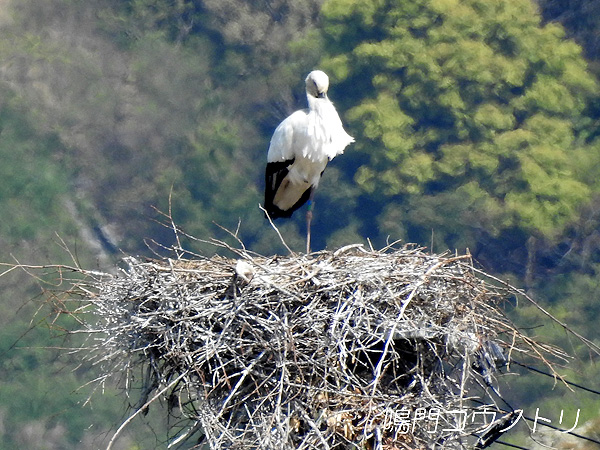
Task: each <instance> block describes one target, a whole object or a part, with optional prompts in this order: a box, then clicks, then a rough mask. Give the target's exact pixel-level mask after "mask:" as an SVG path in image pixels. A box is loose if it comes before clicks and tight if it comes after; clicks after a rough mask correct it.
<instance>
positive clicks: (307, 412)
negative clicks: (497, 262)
mask: <svg viewBox="0 0 600 450" xmlns="http://www.w3.org/2000/svg"><path fill="white" fill-rule="evenodd" d="M236 253H237V255H236V258H232V259H229V258H224V257H219V256H215V257H213V258H210V259H207V258H200V259H198V258H196V259H184V258H183V257H181V256H179V257H178V258H177V259H163V260H146V261H140V260H137V259H134V258H127V259H125V260H124V263H125V264H126V267H125V268H123V269H121V270H120V272H119V273H118V274H114V275H111V274H100V273H98V272H88V273H86V272H85V271H83V270H82V271H81V272H82V273H83V274H84V275H87V277H86V278H85V279H84V280H83V281H80V282H77V284H76V285H75V287H74V289H73V290H72V291H71V292H70V293H69V295H70V296H71V297H72V298H73V299H74V300H75V301H77V302H78V303H77V305H78V307H80V306H81V303H80V302H82V301H83V302H87V303H88V304H89V306H90V308H92V310H93V315H94V316H95V318H96V319H97V320H96V321H94V322H89V323H85V324H84V328H83V330H81V332H83V333H87V334H88V335H89V339H88V342H87V347H86V348H85V349H83V350H84V351H85V352H86V355H87V357H88V358H90V359H91V360H92V361H93V362H94V363H95V364H97V365H98V366H100V367H101V369H102V371H103V373H104V378H108V377H111V376H114V375H118V374H124V376H125V377H126V379H127V384H126V386H128V388H129V392H128V394H129V395H135V394H137V402H136V405H137V406H136V407H135V410H134V414H136V415H137V414H140V413H143V412H144V411H146V409H147V408H148V407H152V405H151V404H152V403H153V400H155V399H158V398H162V399H164V400H165V401H166V404H167V405H168V407H169V411H170V413H171V414H172V415H173V416H174V417H177V418H179V419H181V420H185V421H186V422H185V425H182V426H181V428H180V431H179V434H178V436H176V437H174V438H173V439H172V441H171V446H172V447H175V446H177V445H179V444H180V443H182V442H186V441H187V442H188V445H189V439H190V438H192V437H193V438H194V439H198V436H200V438H199V443H202V444H204V445H208V446H209V447H210V448H211V449H214V450H220V449H333V448H340V449H342V448H343V449H349V448H366V449H390V450H391V449H404V448H406V449H409V448H410V449H414V448H432V447H434V446H436V445H437V446H443V447H444V448H464V447H466V446H469V445H472V444H473V443H474V440H475V439H474V438H472V437H471V436H472V435H474V434H477V433H480V432H481V431H482V430H483V429H485V428H487V427H488V426H489V423H487V422H484V421H483V420H474V419H475V418H476V417H481V418H484V415H485V412H486V411H501V410H503V409H506V406H505V405H504V404H502V401H501V399H500V397H499V395H498V388H497V384H496V380H495V374H496V373H497V372H498V371H499V370H501V369H502V368H503V367H505V366H506V365H507V364H508V363H510V358H511V357H513V356H514V355H519V356H518V359H519V360H521V361H527V360H528V359H529V360H531V359H535V360H537V361H540V362H543V363H544V364H546V365H547V366H548V367H549V368H550V370H552V371H553V370H554V369H553V361H557V360H565V359H566V358H567V355H566V354H565V353H564V352H562V351H561V350H560V349H557V348H555V347H552V346H549V345H545V344H540V343H537V342H536V341H535V340H534V339H532V338H530V337H527V336H525V335H524V334H523V333H522V332H521V331H520V330H519V329H518V328H516V327H515V326H514V325H513V324H512V323H511V322H510V320H508V318H507V317H506V316H505V314H504V313H503V312H502V309H501V303H502V302H504V301H505V300H506V297H507V295H509V294H514V290H511V288H509V287H495V286H494V285H492V284H490V283H488V282H485V281H483V280H482V279H481V277H478V276H476V273H475V270H474V269H473V266H472V261H471V259H470V257H469V255H465V256H447V255H431V254H427V253H425V252H424V251H422V250H421V249H418V248H414V247H410V246H406V247H404V248H400V249H391V248H389V249H386V250H385V251H372V250H370V251H366V250H364V249H362V248H360V247H357V246H350V247H348V248H345V249H340V250H338V251H336V252H328V251H324V252H319V253H313V254H310V255H292V256H289V257H272V258H267V257H262V256H257V255H251V254H249V253H248V252H246V251H245V250H239V251H236ZM178 254H179V255H180V254H181V253H178ZM76 294H78V295H79V296H80V297H82V298H77V295H76ZM553 373H556V372H553ZM140 374H141V376H140ZM140 378H141V380H140ZM136 382H137V383H138V384H137V386H138V388H139V391H134V390H132V388H131V386H133V385H134V384H135V383H136ZM140 385H141V386H140ZM157 394H160V395H157Z"/></svg>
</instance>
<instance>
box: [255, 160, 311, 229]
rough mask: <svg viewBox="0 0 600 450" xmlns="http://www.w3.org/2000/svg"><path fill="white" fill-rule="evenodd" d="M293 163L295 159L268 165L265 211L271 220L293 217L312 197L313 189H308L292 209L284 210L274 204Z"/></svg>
mask: <svg viewBox="0 0 600 450" xmlns="http://www.w3.org/2000/svg"><path fill="white" fill-rule="evenodd" d="M293 163H294V160H293V159H290V160H288V161H278V162H270V163H267V169H266V171H265V210H266V211H267V214H268V215H269V217H270V218H271V219H277V218H279V217H291V216H292V214H293V213H294V211H296V210H297V209H298V208H300V207H301V206H302V205H304V204H305V203H306V201H307V200H308V199H309V197H310V193H311V191H312V187H310V188H309V189H307V190H306V191H305V192H304V193H303V194H302V196H301V197H300V199H299V200H298V201H297V202H296V203H295V204H294V205H293V206H292V207H291V208H290V209H287V210H282V209H280V208H278V207H277V206H276V205H275V204H274V203H273V201H274V199H275V194H277V190H278V189H279V188H281V187H282V186H281V183H282V181H283V180H284V179H285V177H286V176H287V174H288V167H289V166H291V165H292V164H293Z"/></svg>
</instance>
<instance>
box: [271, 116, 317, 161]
mask: <svg viewBox="0 0 600 450" xmlns="http://www.w3.org/2000/svg"><path fill="white" fill-rule="evenodd" d="M307 117H308V110H307V109H302V110H300V111H296V112H295V113H293V114H292V115H290V116H288V117H287V118H286V119H285V120H284V121H283V122H281V123H280V124H279V126H278V127H277V128H276V129H275V131H274V132H273V137H272V138H271V144H270V145H269V153H268V154H267V162H278V161H289V160H293V159H294V158H296V156H299V155H298V154H297V153H296V152H298V151H301V149H302V148H303V147H305V146H306V129H307V123H308V120H307Z"/></svg>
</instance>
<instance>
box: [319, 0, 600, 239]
mask: <svg viewBox="0 0 600 450" xmlns="http://www.w3.org/2000/svg"><path fill="white" fill-rule="evenodd" d="M322 28H323V33H324V38H325V43H326V49H327V50H328V51H329V52H330V56H329V57H328V58H326V59H325V60H324V62H323V66H324V67H325V68H326V70H329V71H330V72H332V73H333V74H335V78H336V82H337V83H339V87H338V88H337V89H338V91H340V92H344V102H343V103H344V107H345V108H347V114H346V117H347V119H348V121H349V124H350V128H351V129H352V130H353V131H354V133H355V134H357V135H358V136H360V139H358V140H357V144H356V152H357V153H359V156H357V157H356V160H358V161H360V162H359V163H358V164H357V167H356V174H355V176H354V181H355V182H356V183H357V184H358V185H359V186H360V188H361V195H363V196H368V197H369V200H370V201H372V202H374V203H375V204H376V209H375V211H376V212H377V215H378V216H377V225H379V226H380V227H381V228H382V230H381V231H382V232H386V231H387V232H389V233H393V232H398V231H399V227H398V225H395V223H397V222H402V223H403V224H404V225H403V226H405V227H406V226H408V227H410V228H411V230H412V233H410V232H409V233H408V236H407V237H412V238H418V239H419V240H420V241H423V240H426V238H425V236H427V235H429V234H430V233H431V230H433V231H434V233H436V234H437V236H438V239H439V240H440V241H439V242H440V243H441V244H445V245H448V246H450V247H454V246H460V245H470V246H474V245H476V244H477V239H481V238H482V235H488V236H490V237H493V238H498V237H500V236H503V237H506V236H507V235H508V234H512V235H515V233H517V234H518V235H521V236H525V235H529V234H534V235H537V236H543V237H549V238H551V237H554V236H556V235H558V234H559V233H561V231H563V230H564V228H565V226H566V225H567V224H568V223H569V222H570V221H572V220H574V219H575V217H576V216H577V214H578V207H579V206H580V205H582V204H584V203H585V202H586V201H587V200H588V199H589V195H590V186H588V185H587V184H586V183H585V181H584V180H582V179H581V178H580V176H579V172H580V169H581V163H582V161H585V158H581V156H582V154H584V153H586V152H594V151H597V150H595V149H593V148H590V147H586V146H585V144H584V143H583V142H582V139H581V136H582V131H581V130H582V128H584V127H585V126H586V125H587V123H586V117H585V114H584V112H585V108H586V106H587V105H588V104H589V103H590V101H591V100H592V99H594V98H595V96H597V93H598V89H597V83H596V81H595V79H594V78H593V77H592V76H591V75H590V74H589V73H588V72H587V70H586V62H585V60H584V59H583V57H582V56H581V51H580V49H579V47H578V46H577V45H576V44H575V43H573V42H571V41H568V40H565V39H564V33H563V30H562V28H561V27H560V26H557V25H555V24H548V25H545V26H542V25H541V23H540V17H539V16H538V15H537V13H536V9H535V7H534V5H533V4H532V3H531V2H529V1H505V0H500V1H497V2H488V1H484V0H463V1H457V0H438V1H427V0H417V1H408V0H407V1H403V0H386V1H380V0H366V1H358V0H356V1H355V0H331V1H329V2H327V3H326V4H325V5H324V7H323V27H322ZM394 228H395V229H394Z"/></svg>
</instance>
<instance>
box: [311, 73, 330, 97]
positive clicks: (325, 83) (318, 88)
mask: <svg viewBox="0 0 600 450" xmlns="http://www.w3.org/2000/svg"><path fill="white" fill-rule="evenodd" d="M328 88H329V77H328V76H327V74H326V73H325V72H323V71H321V70H313V71H312V72H311V73H309V74H308V76H307V77H306V94H307V95H309V96H311V97H314V98H327V89H328Z"/></svg>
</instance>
